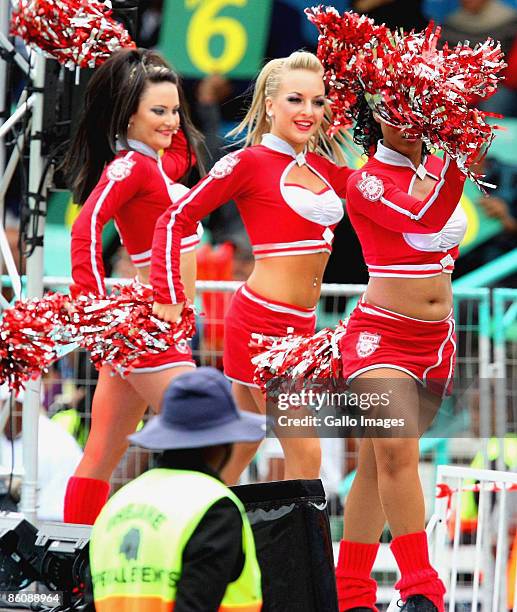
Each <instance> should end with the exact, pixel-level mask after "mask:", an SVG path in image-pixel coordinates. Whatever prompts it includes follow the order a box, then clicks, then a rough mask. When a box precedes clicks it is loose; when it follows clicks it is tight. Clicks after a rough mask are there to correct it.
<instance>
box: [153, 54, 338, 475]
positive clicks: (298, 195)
mask: <svg viewBox="0 0 517 612" xmlns="http://www.w3.org/2000/svg"><path fill="white" fill-rule="evenodd" d="M325 110H326V99H325V86H324V83H323V69H322V66H321V63H320V62H319V60H318V59H317V58H316V56H314V55H313V54H311V53H307V52H295V53H293V54H291V55H290V56H289V57H287V58H281V59H275V60H272V61H270V62H268V63H267V64H266V65H265V66H264V68H263V69H262V71H261V72H260V74H259V76H258V78H257V81H256V84H255V89H254V96H253V100H252V103H251V106H250V108H249V110H248V113H247V115H246V117H245V118H244V120H243V121H242V123H241V124H240V125H239V126H238V128H237V129H236V130H235V133H236V134H240V133H242V132H244V131H246V138H245V142H244V147H243V148H242V149H241V150H239V151H237V152H235V153H230V154H229V155H227V156H226V157H224V158H223V159H221V160H220V161H218V162H217V163H216V164H215V166H214V167H213V168H212V170H211V171H210V172H209V174H208V176H207V177H205V178H204V179H203V180H201V181H200V182H199V183H198V184H197V185H196V186H195V187H193V189H192V190H191V191H190V193H189V194H187V196H185V197H184V198H183V199H182V200H181V201H180V202H179V204H178V206H177V207H171V208H169V210H168V211H167V212H166V213H164V215H163V216H162V217H161V218H160V219H159V221H158V223H157V224H156V230H155V236H154V240H153V255H152V267H151V283H152V285H153V289H154V292H155V306H154V312H155V314H157V315H158V316H161V317H163V318H164V319H165V320H167V321H175V320H176V319H177V318H178V317H179V315H180V313H181V311H182V307H183V303H184V301H185V290H184V277H183V274H181V271H180V267H179V260H178V253H179V250H180V244H181V237H182V236H184V235H185V233H186V232H187V231H188V228H189V227H190V226H191V225H192V224H194V223H196V222H198V221H199V220H200V219H202V218H203V217H205V216H206V215H207V214H209V213H210V212H211V211H213V210H215V209H216V208H218V207H219V206H221V205H223V204H224V203H225V202H228V201H229V200H234V201H235V202H236V203H237V206H238V209H239V211H240V214H241V216H242V219H243V222H244V225H245V227H246V230H247V233H248V236H249V238H250V242H251V244H252V247H253V253H254V257H255V267H254V270H253V272H252V274H251V276H250V277H249V279H248V281H247V283H246V284H244V285H243V286H242V287H240V288H239V290H238V291H237V292H236V294H235V295H234V297H233V300H232V302H231V305H230V307H229V310H228V312H227V315H226V319H225V340H224V371H225V374H226V376H227V377H228V378H230V379H231V380H232V381H233V392H234V395H235V398H236V400H237V403H238V404H239V407H240V408H241V409H243V410H248V411H251V412H264V411H265V400H264V397H263V395H262V392H261V390H260V389H259V388H258V387H257V385H255V384H254V382H253V375H254V366H253V365H252V364H251V361H250V355H249V346H248V345H249V342H250V339H251V334H253V333H254V332H258V333H264V334H268V335H273V336H285V335H286V334H287V332H288V330H292V331H294V332H295V333H304V334H305V333H311V332H313V330H314V328H315V322H316V317H315V307H316V304H317V302H318V299H319V296H320V290H321V282H322V277H323V272H324V270H325V266H326V264H327V260H328V257H329V254H330V252H331V248H332V240H333V236H334V233H333V230H334V228H335V226H336V224H337V223H339V221H340V220H341V218H342V217H343V205H342V202H341V198H343V197H344V196H345V189H346V183H347V180H348V177H349V175H350V170H349V169H348V168H347V167H346V166H344V165H337V164H336V162H337V163H339V164H343V163H344V159H343V154H342V151H341V148H340V146H339V143H338V142H336V141H335V140H330V139H329V138H328V137H327V136H326V134H325V129H326V127H328V122H327V121H326V120H325V118H324V115H325ZM280 442H281V444H282V447H283V450H284V455H285V478H317V477H318V474H319V466H320V445H319V441H318V440H317V439H312V438H305V439H299V438H293V437H292V438H287V437H286V438H282V439H281V440H280ZM256 448H257V446H256V445H255V444H253V445H247V446H244V445H242V446H241V447H240V448H239V449H236V451H234V458H233V460H232V463H231V464H230V466H229V467H228V468H227V470H226V472H225V474H224V476H225V480H226V482H236V481H237V479H238V477H239V475H240V473H241V472H242V470H243V469H244V467H245V466H246V465H247V464H248V463H249V461H250V460H251V459H252V457H253V455H254V454H255V451H256Z"/></svg>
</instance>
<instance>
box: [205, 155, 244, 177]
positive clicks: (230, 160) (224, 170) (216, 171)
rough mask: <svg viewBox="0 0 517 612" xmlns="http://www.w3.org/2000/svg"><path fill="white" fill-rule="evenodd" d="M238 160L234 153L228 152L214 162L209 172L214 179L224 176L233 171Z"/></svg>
mask: <svg viewBox="0 0 517 612" xmlns="http://www.w3.org/2000/svg"><path fill="white" fill-rule="evenodd" d="M239 161H240V159H239V158H238V157H237V156H236V155H235V154H234V153H228V155H225V156H224V157H222V158H221V159H220V160H219V161H218V162H216V163H215V164H214V166H213V168H212V169H211V170H210V173H209V174H210V176H213V177H214V178H216V179H221V178H224V177H225V176H228V175H229V174H231V173H232V172H233V169H234V168H235V166H236V165H237V164H238V163H239Z"/></svg>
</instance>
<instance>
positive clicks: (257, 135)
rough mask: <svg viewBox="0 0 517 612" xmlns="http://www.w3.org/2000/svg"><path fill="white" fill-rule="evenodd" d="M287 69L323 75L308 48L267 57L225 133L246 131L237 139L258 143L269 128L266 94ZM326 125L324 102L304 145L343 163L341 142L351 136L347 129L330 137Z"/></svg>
mask: <svg viewBox="0 0 517 612" xmlns="http://www.w3.org/2000/svg"><path fill="white" fill-rule="evenodd" d="M291 70H309V71H310V72H315V73H317V74H319V75H321V77H322V78H323V66H322V64H321V62H320V60H319V59H318V58H317V57H316V56H315V55H314V54H313V53H309V52H308V51H295V52H294V53H291V55H289V56H288V57H281V58H278V59H273V60H271V61H269V62H268V63H267V64H266V65H265V66H264V67H263V68H262V70H261V71H260V73H259V75H258V77H257V80H256V82H255V88H254V91H253V99H252V101H251V106H250V108H249V110H248V112H247V113H246V116H245V117H244V119H243V120H242V121H241V122H240V123H239V125H238V126H237V127H236V128H234V129H233V130H232V131H231V132H229V133H228V136H239V134H242V133H243V132H246V136H244V137H243V138H242V139H241V142H242V143H243V146H244V147H250V146H252V145H256V144H260V141H261V139H262V136H263V135H264V134H266V133H267V132H269V131H270V127H271V126H270V124H269V121H268V117H267V115H266V98H274V97H275V96H276V94H277V93H278V90H279V88H280V83H281V81H282V77H283V75H284V74H285V73H286V72H289V71H291ZM330 125H331V112H330V107H329V105H328V103H327V104H326V105H325V115H324V118H323V121H322V123H321V126H320V128H319V130H318V131H317V132H316V134H314V136H312V137H311V139H310V140H309V142H308V143H307V148H308V150H309V151H314V152H315V153H318V154H320V155H323V157H326V158H327V159H329V160H331V161H333V162H337V163H342V164H344V163H345V162H346V158H345V156H344V154H343V146H345V147H347V148H349V147H350V140H351V137H350V135H348V133H347V132H345V131H343V130H340V131H338V132H337V133H336V134H335V135H334V137H333V138H330V137H329V136H328V135H327V133H326V131H327V130H328V128H329V127H330Z"/></svg>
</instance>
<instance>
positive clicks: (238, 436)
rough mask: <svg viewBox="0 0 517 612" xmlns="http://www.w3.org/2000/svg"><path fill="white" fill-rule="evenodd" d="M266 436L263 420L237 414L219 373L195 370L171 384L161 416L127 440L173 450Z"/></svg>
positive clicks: (227, 388)
mask: <svg viewBox="0 0 517 612" xmlns="http://www.w3.org/2000/svg"><path fill="white" fill-rule="evenodd" d="M265 435H266V417H265V416H262V415H259V414H252V413H250V412H243V411H240V410H237V407H236V406H235V402H234V400H233V397H232V394H231V385H230V383H229V382H228V380H227V379H226V378H225V377H224V375H223V374H221V372H219V370H216V369H215V368H196V369H194V370H192V372H187V373H186V374H181V376H178V377H177V378H174V379H173V380H172V381H171V383H170V384H169V386H168V387H167V390H166V391H165V394H164V396H163V400H162V410H161V412H160V414H159V415H157V416H155V417H153V418H152V419H151V420H150V421H149V423H147V425H146V426H145V427H144V428H143V429H142V430H140V431H139V432H137V433H134V434H132V435H130V436H128V437H129V440H130V441H131V442H133V443H134V444H136V445H137V446H142V447H143V448H147V449H150V450H169V449H171V450H172V449H181V448H200V447H203V446H215V445H216V444H228V443H232V442H256V441H258V440H262V438H263V437H264V436H265Z"/></svg>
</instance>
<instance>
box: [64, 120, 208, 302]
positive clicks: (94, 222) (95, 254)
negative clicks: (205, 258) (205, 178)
mask: <svg viewBox="0 0 517 612" xmlns="http://www.w3.org/2000/svg"><path fill="white" fill-rule="evenodd" d="M128 144H129V146H130V147H131V150H129V151H127V150H120V151H119V152H118V153H117V156H116V157H115V159H114V160H113V161H112V162H111V163H110V164H108V165H107V166H106V168H104V171H103V173H102V176H101V178H100V180H99V182H98V183H97V185H96V186H95V188H94V189H93V191H92V193H91V194H90V196H89V197H88V199H87V200H86V202H85V203H84V205H83V206H82V208H81V212H80V213H79V216H78V217H77V219H76V221H75V223H74V225H73V227H72V277H73V279H74V283H75V284H76V285H77V286H78V287H79V288H80V289H81V290H83V291H93V292H95V293H101V294H103V293H104V292H105V288H104V266H103V263H102V228H103V227H104V225H105V224H106V223H107V222H108V221H109V220H110V219H112V218H114V219H115V225H116V228H117V231H118V233H119V234H120V238H121V240H122V243H123V244H124V246H125V248H126V249H127V251H128V253H129V255H130V257H131V260H132V262H133V264H134V265H135V266H136V267H143V266H148V265H150V263H151V246H152V240H153V233H154V226H155V225H156V221H157V220H158V218H159V217H160V215H161V214H163V212H164V211H165V210H167V208H168V207H169V206H171V202H173V203H174V202H177V201H178V200H179V199H180V198H181V197H182V196H183V195H184V194H185V193H187V192H188V189H187V188H186V187H185V186H184V185H181V184H179V183H174V182H173V181H176V180H178V179H180V178H181V177H182V176H183V175H184V174H185V173H186V172H187V171H188V169H189V161H188V155H187V141H186V139H185V136H184V134H183V132H182V131H181V130H180V131H179V132H178V133H177V134H176V135H175V136H174V137H173V139H172V143H171V146H170V147H169V149H166V150H165V151H164V154H163V157H160V155H159V154H158V153H156V152H155V151H154V150H153V149H151V147H149V146H147V145H145V144H144V143H142V142H139V141H136V140H130V141H129V142H128ZM191 163H192V164H195V158H194V159H192V162H191ZM201 233H202V227H201V224H199V225H198V226H197V227H196V224H192V225H189V226H187V227H186V231H185V238H183V240H182V241H181V252H182V253H183V252H186V251H189V250H191V249H194V248H195V247H196V245H197V244H199V241H200V238H201ZM178 254H179V253H178Z"/></svg>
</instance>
